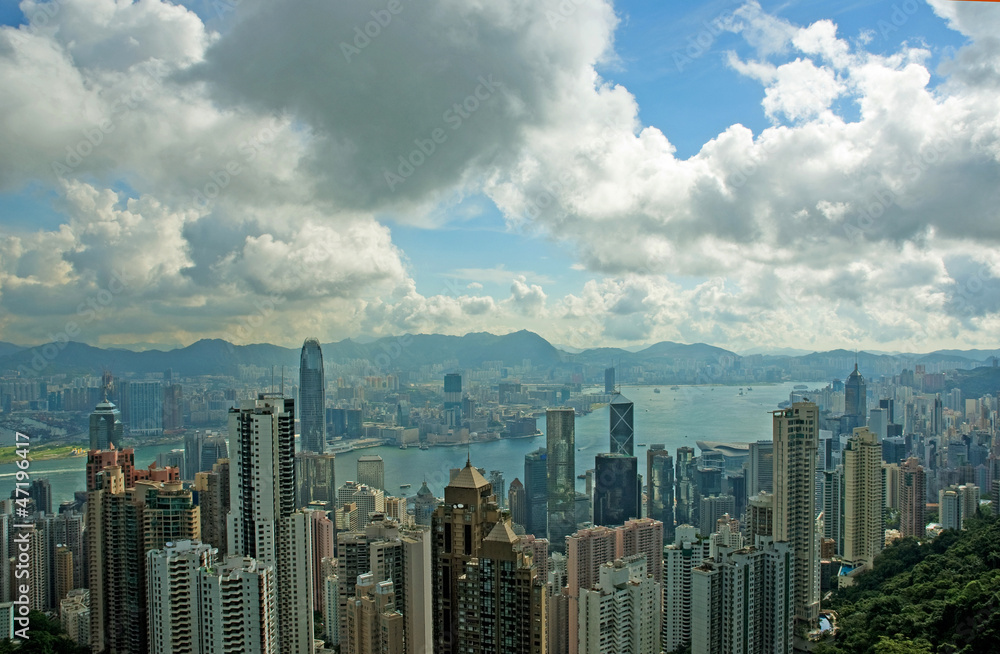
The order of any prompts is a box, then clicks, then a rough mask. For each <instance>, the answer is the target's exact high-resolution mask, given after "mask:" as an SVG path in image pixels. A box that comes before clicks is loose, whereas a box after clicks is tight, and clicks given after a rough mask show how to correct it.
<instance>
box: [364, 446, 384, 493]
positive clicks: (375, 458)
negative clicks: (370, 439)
mask: <svg viewBox="0 0 1000 654" xmlns="http://www.w3.org/2000/svg"><path fill="white" fill-rule="evenodd" d="M358 483H359V484H365V485H367V486H371V487H372V488H380V489H382V490H383V491H384V490H385V461H383V460H382V457H380V456H379V455H377V454H363V455H361V456H359V457H358Z"/></svg>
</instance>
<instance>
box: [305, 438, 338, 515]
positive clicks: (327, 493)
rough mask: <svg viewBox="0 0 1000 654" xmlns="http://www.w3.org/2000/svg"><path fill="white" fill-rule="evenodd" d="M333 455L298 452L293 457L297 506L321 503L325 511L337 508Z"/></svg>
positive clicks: (334, 459)
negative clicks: (296, 486) (296, 484)
mask: <svg viewBox="0 0 1000 654" xmlns="http://www.w3.org/2000/svg"><path fill="white" fill-rule="evenodd" d="M335 463H336V456H335V455H333V454H316V453H313V452H299V453H297V454H296V455H295V481H296V482H297V483H298V499H297V501H296V504H297V506H299V507H303V506H308V505H309V504H312V503H313V502H323V504H324V505H325V506H326V510H327V511H334V510H335V509H336V508H337V481H336V476H335V470H334V464H335Z"/></svg>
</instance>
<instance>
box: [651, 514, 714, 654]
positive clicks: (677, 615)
mask: <svg viewBox="0 0 1000 654" xmlns="http://www.w3.org/2000/svg"><path fill="white" fill-rule="evenodd" d="M696 531H697V530H696V529H695V528H694V527H692V526H691V525H678V526H677V535H676V540H675V541H674V543H673V544H671V545H667V546H666V547H664V548H663V627H662V628H661V630H660V649H661V650H662V651H664V652H673V651H674V650H676V649H678V648H680V647H681V646H683V645H684V643H688V642H690V641H691V613H692V608H693V607H692V603H691V572H692V570H694V568H695V567H696V566H699V565H701V562H702V561H703V560H704V559H706V558H708V557H709V555H710V553H711V543H710V541H709V539H708V538H707V537H704V538H698V537H697V536H696ZM698 609H699V610H700V607H698Z"/></svg>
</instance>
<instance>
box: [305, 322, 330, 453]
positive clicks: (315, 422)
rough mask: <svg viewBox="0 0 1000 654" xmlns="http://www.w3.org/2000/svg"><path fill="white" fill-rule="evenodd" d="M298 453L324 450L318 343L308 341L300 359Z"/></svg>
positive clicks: (323, 386) (322, 384)
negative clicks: (299, 435) (299, 436)
mask: <svg viewBox="0 0 1000 654" xmlns="http://www.w3.org/2000/svg"><path fill="white" fill-rule="evenodd" d="M299 433H300V434H301V438H300V442H299V451H301V452H316V453H317V454H322V453H323V451H324V450H325V449H326V379H325V377H324V374H323V351H322V350H321V349H320V347H319V340H318V339H315V338H307V339H306V340H305V342H304V343H303V344H302V354H301V355H300V357H299Z"/></svg>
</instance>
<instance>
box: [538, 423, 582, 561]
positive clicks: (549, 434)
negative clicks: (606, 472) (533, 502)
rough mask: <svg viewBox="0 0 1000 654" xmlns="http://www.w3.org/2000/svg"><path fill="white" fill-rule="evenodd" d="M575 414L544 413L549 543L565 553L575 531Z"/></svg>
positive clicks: (557, 550) (554, 548) (556, 549)
mask: <svg viewBox="0 0 1000 654" xmlns="http://www.w3.org/2000/svg"><path fill="white" fill-rule="evenodd" d="M575 430H576V412H575V411H574V410H573V409H566V408H559V409H549V410H548V411H546V412H545V445H546V458H547V469H548V491H549V492H548V495H549V498H548V499H549V511H548V513H549V516H548V517H549V524H548V527H549V543H550V547H551V548H552V550H553V551H556V552H564V551H565V550H566V536H569V535H570V534H572V533H573V532H574V531H576V431H575Z"/></svg>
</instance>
